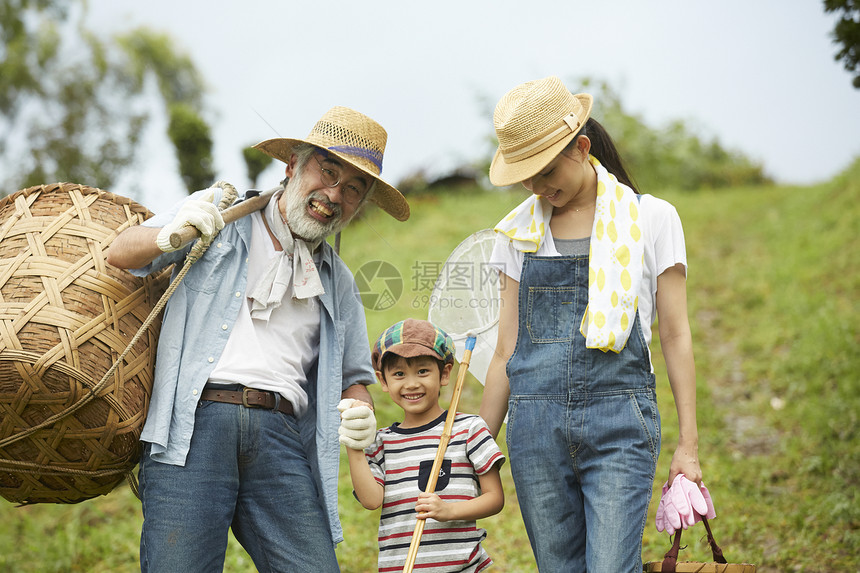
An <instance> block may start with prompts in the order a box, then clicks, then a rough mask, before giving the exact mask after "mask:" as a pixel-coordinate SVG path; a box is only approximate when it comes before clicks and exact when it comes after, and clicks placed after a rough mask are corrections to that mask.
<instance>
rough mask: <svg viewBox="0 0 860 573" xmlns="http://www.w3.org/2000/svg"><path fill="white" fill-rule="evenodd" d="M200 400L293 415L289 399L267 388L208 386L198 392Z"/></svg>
mask: <svg viewBox="0 0 860 573" xmlns="http://www.w3.org/2000/svg"><path fill="white" fill-rule="evenodd" d="M200 399H201V400H208V401H210V402H225V403H227V404H238V405H240V406H245V407H246V408H265V409H267V410H277V411H278V412H283V413H284V414H286V415H287V416H292V415H293V405H292V404H291V403H290V401H289V400H287V399H286V398H284V397H283V396H281V395H280V394H277V393H276V392H269V391H267V390H254V389H253V388H243V389H242V390H221V389H215V388H212V387H211V386H208V387H206V388H204V389H203V392H202V393H201V394H200Z"/></svg>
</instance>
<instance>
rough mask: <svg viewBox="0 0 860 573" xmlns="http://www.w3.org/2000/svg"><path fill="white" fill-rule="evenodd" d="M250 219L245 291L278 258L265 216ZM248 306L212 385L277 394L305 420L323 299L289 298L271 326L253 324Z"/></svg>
mask: <svg viewBox="0 0 860 573" xmlns="http://www.w3.org/2000/svg"><path fill="white" fill-rule="evenodd" d="M250 217H251V220H252V225H251V247H250V254H249V260H248V283H247V285H248V286H247V287H246V290H247V289H250V288H251V287H252V286H253V285H255V284H256V281H257V280H258V279H259V277H260V275H262V274H263V272H264V271H265V270H266V267H267V266H268V264H269V260H270V259H271V258H272V257H274V256H275V254H276V251H275V246H274V245H273V244H272V240H271V238H270V237H269V233H268V231H267V230H266V227H265V225H264V224H263V218H262V216H261V214H260V213H259V212H255V213H252V214H251V215H250ZM315 260H316V257H315ZM316 262H317V264H319V261H316ZM244 294H245V293H243V295H244ZM245 302H246V304H243V305H242V306H241V307H240V310H239V317H238V318H237V319H236V324H235V325H234V326H233V330H232V332H230V338H229V339H228V340H227V346H226V347H225V348H224V352H223V353H222V354H221V357H220V358H219V360H218V363H217V364H216V365H215V369H214V370H213V371H212V374H211V375H210V376H209V382H213V383H215V384H242V385H243V386H247V387H248V388H255V389H257V390H269V391H272V392H278V393H279V394H281V396H283V397H284V398H286V399H287V400H289V401H290V402H291V403H292V405H293V409H294V410H295V412H296V415H301V414H302V413H303V412H304V411H305V410H306V409H307V406H308V395H307V392H306V391H305V386H306V384H307V378H308V377H307V373H308V370H309V369H310V368H311V367H312V366H313V364H314V362H316V360H317V357H318V355H319V339H320V309H319V305H320V302H319V298H318V297H313V298H309V299H305V300H293V299H292V298H291V297H290V296H289V293H288V294H287V295H286V296H285V297H284V301H283V302H282V303H281V306H279V307H278V308H276V309H274V310H273V311H272V314H271V316H270V317H269V320H268V322H266V321H262V320H255V319H252V318H251V307H250V301H249V300H248V299H247V297H246V298H245Z"/></svg>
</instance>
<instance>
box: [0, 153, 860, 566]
mask: <svg viewBox="0 0 860 573" xmlns="http://www.w3.org/2000/svg"><path fill="white" fill-rule="evenodd" d="M522 193H523V192H521V191H520V192H489V191H468V192H462V191H461V192H456V193H454V192H451V193H440V194H436V195H432V196H420V197H415V198H413V199H411V204H412V208H413V216H412V219H411V220H410V221H409V222H407V223H397V222H396V221H394V220H393V219H391V218H390V217H388V216H386V215H384V214H383V213H380V212H376V211H369V212H368V213H366V214H365V216H363V218H362V220H361V221H358V222H357V223H355V224H354V225H352V226H351V227H350V228H349V229H348V230H347V231H345V232H344V234H343V244H342V254H343V257H344V259H345V260H346V261H347V263H348V264H349V265H350V267H351V268H352V269H353V271H357V270H358V269H360V268H361V266H362V265H363V264H364V263H367V262H370V261H377V260H381V261H386V262H389V263H391V264H392V265H394V266H395V267H396V268H397V269H398V271H399V273H400V275H401V277H402V279H403V290H402V292H401V293H400V296H399V297H398V300H397V302H396V304H394V305H393V306H392V307H391V308H387V309H385V310H368V312H367V319H368V330H369V333H370V336H371V339H375V337H376V335H377V334H378V333H379V332H380V331H381V330H382V329H383V328H385V327H386V326H388V325H389V324H391V323H393V322H394V321H396V320H400V319H402V318H406V317H410V316H411V317H422V318H423V317H426V315H427V295H429V292H430V287H431V286H432V281H433V278H435V274H434V271H433V269H435V270H436V271H437V272H438V267H439V266H441V264H442V263H443V262H444V261H445V259H446V258H447V256H448V254H449V253H450V252H451V250H452V249H453V248H454V247H455V246H456V245H457V244H458V243H459V242H460V241H461V240H462V239H463V238H465V237H466V236H467V235H469V234H470V233H472V232H474V231H476V230H478V229H481V228H486V227H491V226H492V225H493V223H494V222H496V221H497V220H499V219H500V218H501V217H502V216H503V215H504V214H505V213H506V212H507V211H508V210H509V209H510V208H511V207H512V206H514V205H515V204H517V203H518V202H519V201H520V200H521V199H522V198H523V194H522ZM656 194H657V195H659V196H661V197H663V198H665V199H667V200H669V201H670V202H672V203H673V204H674V205H675V206H676V207H677V209H678V211H679V213H680V214H681V218H682V220H683V222H684V228H685V233H686V238H687V250H688V259H689V267H690V271H689V286H688V292H689V295H688V297H689V301H690V318H691V326H692V329H693V337H694V345H695V353H696V364H697V373H698V392H699V434H700V447H699V453H700V457H701V460H702V466H703V471H704V475H705V483H706V484H707V485H708V487H709V489H710V491H711V493H712V495H713V498H714V502H715V506H716V510H717V518H716V519H715V520H714V521H713V529H714V533H715V536H716V538H717V540H718V541H719V542H720V544H721V545H722V547H723V550H724V552H725V554H726V556H727V557H728V558H729V559H730V560H734V561H747V562H752V563H756V564H758V566H759V571H760V572H767V573H770V572H784V571H804V572H826V571H840V572H841V571H844V572H856V571H858V570H860V558H858V554H860V532H858V527H860V504H858V500H857V489H858V485H860V483H858V482H860V439H858V435H857V427H858V419H857V418H858V413H860V356H858V350H857V348H858V342H860V335H858V327H857V320H858V319H860V313H858V307H857V293H858V292H860V289H858V287H860V285H858V276H860V274H858V270H857V269H858V263H860V255H858V253H857V250H856V239H857V235H858V232H857V231H858V228H860V206H858V205H859V204H860V162H858V163H855V165H854V166H853V167H852V168H850V169H849V170H848V171H846V173H845V174H843V175H842V176H840V177H837V178H835V179H834V180H833V181H831V182H828V183H826V184H821V185H817V186H813V187H768V188H748V189H731V190H721V191H699V192H694V193H676V192H671V191H665V192H663V191H660V192H657V193H656ZM380 288H381V286H380ZM652 351H653V355H654V358H655V369H656V371H657V374H658V397H659V401H660V407H661V413H662V417H663V448H662V455H661V458H660V462H659V468H658V476H659V483H655V484H654V488H655V492H658V491H659V486H660V484H661V483H662V481H663V480H665V478H666V475H667V473H668V463H669V459H670V457H671V454H672V451H673V448H674V443H675V441H676V440H677V420H676V417H675V412H674V405H673V403H672V396H671V392H670V391H669V386H668V382H667V380H666V378H665V368H664V367H663V364H662V358H661V354H660V352H659V340H655V342H654V345H653V346H652ZM373 393H374V398H375V400H376V403H377V408H378V410H377V412H378V414H377V416H378V422H379V424H380V425H382V424H389V423H391V422H393V421H396V420H397V419H398V418H397V414H398V412H397V409H396V408H394V407H392V406H390V405H389V404H388V402H387V397H386V396H385V395H384V394H383V393H381V392H380V391H379V390H378V388H374V390H373ZM480 393H481V387H480V384H479V383H478V382H477V381H475V380H474V379H469V380H467V386H466V390H465V392H464V397H463V399H462V401H461V405H460V409H461V410H463V411H468V412H476V411H477V408H478V404H479V403H480ZM449 396H450V394H446V395H444V396H443V399H444V400H447V399H448V398H449ZM500 445H502V447H503V449H505V448H504V444H503V443H502V444H500ZM502 477H503V481H504V485H505V491H506V496H507V504H506V506H505V509H504V510H503V511H502V513H501V514H499V515H497V516H494V517H492V518H490V519H487V520H483V521H482V522H481V526H483V527H484V528H486V529H487V530H488V532H489V537H488V539H487V541H486V548H487V550H488V552H489V553H490V554H491V555H492V556H493V558H494V559H495V560H496V564H497V565H496V568H495V570H498V571H510V572H520V571H522V572H528V571H534V570H535V567H534V560H533V558H532V556H531V551H530V548H529V545H528V540H527V537H526V535H525V531H524V529H523V526H522V523H521V520H520V517H519V512H518V506H517V499H516V492H515V490H514V487H513V484H512V481H511V478H510V470H509V469H508V468H507V467H506V466H505V467H504V468H503V470H502ZM340 494H341V495H340V504H341V505H340V511H341V516H342V520H343V525H344V529H345V535H346V541H345V542H344V543H342V544H341V545H340V547H339V548H338V557H339V560H340V562H341V567H342V570H343V571H344V572H356V573H359V572H361V573H363V572H366V571H373V570H375V563H376V527H377V519H378V513H377V512H369V511H365V510H364V509H362V508H361V506H360V505H359V504H358V502H356V501H355V500H354V499H353V497H352V495H351V487H350V484H349V478H348V473H347V471H346V464H345V462H344V464H343V468H342V472H341V490H340ZM656 502H657V499H656V497H655V499H653V500H652V508H651V512H652V513H651V518H650V519H649V525H648V527H647V528H646V533H645V545H644V550H643V558H644V559H645V560H646V561H647V560H657V559H660V558H661V557H662V555H663V553H664V552H665V551H666V549H667V548H668V546H669V539H668V537H667V536H665V535H662V534H659V533H658V532H657V531H656V530H655V529H654V527H653V511H654V509H655V507H656ZM140 524H141V516H140V505H139V502H138V501H137V500H136V499H135V498H134V496H133V495H132V494H131V492H130V490H129V489H128V488H127V487H125V486H123V487H120V488H118V489H117V490H116V491H114V492H113V493H111V494H110V495H108V496H104V497H102V498H99V499H94V500H90V501H87V502H84V503H81V504H78V505H72V506H62V505H36V506H29V507H20V508H16V507H14V506H13V505H12V504H10V503H8V502H5V501H2V500H0V571H3V572H5V571H15V572H27V573H29V572H33V573H37V572H38V573H47V572H67V571H81V572H84V571H85V572H94V573H97V572H108V571H110V572H126V571H135V570H138V564H137V544H138V535H139V529H140ZM685 543H687V544H688V548H687V549H686V550H685V551H684V552H683V553H682V557H681V559H695V560H705V559H708V555H709V553H708V550H707V544H706V543H705V541H704V532H703V530H702V529H701V526H698V527H697V528H696V529H694V530H692V533H689V532H688V534H686V535H685ZM226 570H227V571H231V572H234V571H253V570H254V568H253V564H252V563H251V562H250V559H249V558H248V556H247V555H246V554H245V553H244V551H243V550H242V549H241V547H239V546H238V544H236V542H235V541H233V540H232V539H231V545H230V548H229V550H228V555H227V566H226Z"/></svg>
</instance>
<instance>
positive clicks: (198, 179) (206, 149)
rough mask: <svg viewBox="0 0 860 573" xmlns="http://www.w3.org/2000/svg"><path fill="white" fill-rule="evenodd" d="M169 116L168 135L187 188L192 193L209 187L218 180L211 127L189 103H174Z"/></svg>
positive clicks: (169, 109)
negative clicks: (214, 167)
mask: <svg viewBox="0 0 860 573" xmlns="http://www.w3.org/2000/svg"><path fill="white" fill-rule="evenodd" d="M168 115H169V125H168V127H167V135H168V136H169V137H170V141H172V142H173V147H174V148H175V149H176V156H177V159H179V172H180V174H181V175H182V180H183V181H184V182H185V187H186V188H187V189H188V191H189V192H194V191H196V190H197V189H205V188H206V187H209V186H210V185H211V184H212V183H213V182H214V181H213V179H214V177H215V172H214V170H213V168H212V136H211V134H210V131H209V125H208V124H207V123H206V122H205V121H203V119H202V118H201V117H200V114H199V113H197V110H195V109H194V108H193V107H192V106H191V105H189V104H186V103H174V104H171V105H170V107H169V108H168Z"/></svg>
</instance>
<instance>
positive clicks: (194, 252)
mask: <svg viewBox="0 0 860 573" xmlns="http://www.w3.org/2000/svg"><path fill="white" fill-rule="evenodd" d="M212 187H219V188H221V189H222V190H223V191H224V193H223V195H222V196H221V200H220V201H219V202H218V210H219V211H223V210H224V209H226V208H227V207H229V206H230V205H232V204H233V202H234V201H235V200H236V198H237V197H238V193H237V191H236V188H235V187H233V186H232V185H231V184H229V183H227V182H226V181H218V182H217V183H215V184H214V185H212ZM216 236H217V233H216V234H215V235H212V237H210V238H209V240H208V241H204V240H203V239H202V238H201V239H198V240H197V242H196V243H194V246H192V247H191V250H190V251H189V252H188V254H187V255H186V257H185V264H184V265H183V266H182V269H180V271H179V272H178V273H177V275H176V278H175V279H174V280H173V281H172V282H171V283H170V285H169V286H168V287H167V290H165V291H164V294H163V295H161V298H160V299H159V300H158V302H157V303H156V304H155V306H154V307H153V308H152V311H150V313H149V316H147V317H146V320H144V321H143V323H142V324H141V325H140V328H138V330H137V332H136V333H135V335H134V336H133V337H132V339H131V341H130V342H129V343H128V346H126V348H125V350H123V351H122V353H121V354H120V355H119V356H118V357H117V359H116V360H115V361H114V363H113V365H112V366H111V367H110V369H108V371H107V372H106V373H105V375H104V376H103V377H102V379H101V380H99V382H98V383H97V384H96V385H95V386H93V387H92V388H91V389H90V391H89V392H88V393H87V394H86V395H85V396H84V397H83V398H81V399H80V400H78V401H77V402H75V403H74V404H72V405H71V406H69V407H68V408H66V409H65V410H63V411H62V412H58V413H57V414H54V415H53V416H51V417H49V418H47V419H45V420H44V421H42V422H41V423H39V424H37V425H35V426H31V427H30V428H27V429H26V430H22V431H21V432H18V433H17V434H13V435H12V436H9V437H8V438H5V439H3V440H0V448H4V447H6V446H8V445H9V444H13V443H15V442H17V441H19V440H22V439H24V438H26V437H27V436H29V435H31V434H33V433H35V432H37V431H39V430H41V429H42V428H46V427H48V426H50V425H51V424H54V423H55V422H57V421H59V420H62V419H63V418H65V417H66V416H68V415H70V414H72V413H74V412H76V411H78V410H79V409H81V408H82V407H84V406H86V405H87V404H89V403H90V402H92V401H93V400H94V399H95V398H97V397H98V396H97V394H98V393H99V392H101V391H102V390H103V389H104V387H105V386H106V385H107V383H108V381H109V380H110V379H111V377H112V376H113V374H114V372H115V371H116V369H117V368H118V367H119V365H120V364H121V363H122V361H123V359H125V357H126V355H128V353H129V352H130V351H131V349H132V348H133V347H134V345H135V344H137V342H138V340H140V338H141V337H142V336H143V335H144V334H145V333H146V331H147V330H148V329H149V327H150V326H151V325H152V323H153V322H154V321H155V318H156V317H157V316H158V314H159V313H160V312H161V311H162V310H164V307H165V306H167V301H168V300H170V297H171V296H172V295H173V293H174V292H175V291H176V289H177V287H178V286H179V283H181V282H182V279H183V278H185V275H186V274H187V273H188V271H189V269H191V265H193V264H194V263H196V262H197V261H198V260H200V257H202V256H203V254H204V253H205V252H206V250H207V249H208V248H209V245H210V244H211V243H212V239H214V238H215V237H216ZM4 465H6V466H14V467H15V469H16V471H19V472H21V473H30V474H48V475H62V474H76V475H83V476H91V477H101V476H107V475H115V474H118V473H124V474H125V478H126V481H127V482H128V484H129V487H130V488H131V490H132V492H133V493H134V495H135V496H136V497H137V498H138V499H140V492H139V488H138V484H137V478H136V477H135V476H134V473H133V472H132V470H131V469H129V470H126V469H124V468H120V469H107V470H78V469H74V468H58V467H57V466H45V465H42V464H38V463H32V462H22V461H19V460H0V467H3V466H4ZM132 469H133V468H132Z"/></svg>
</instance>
